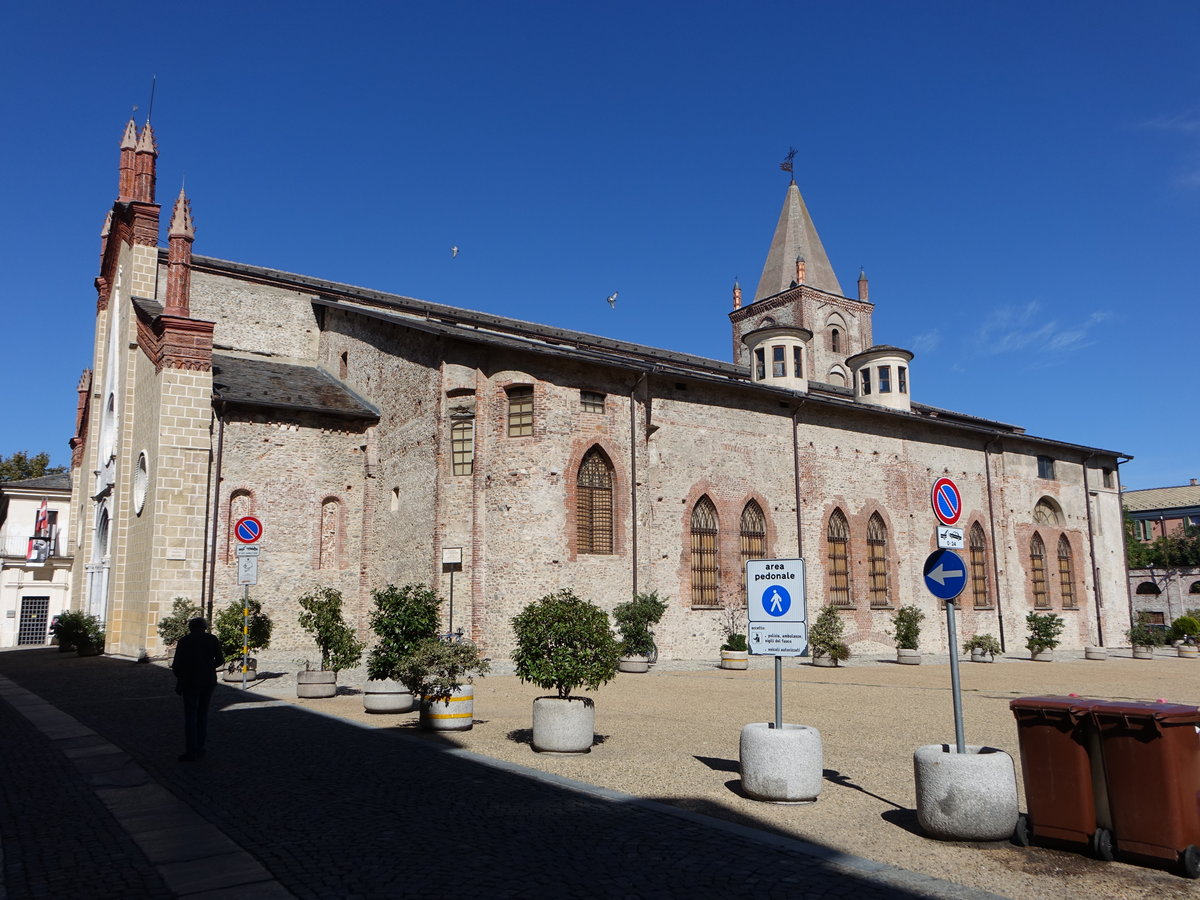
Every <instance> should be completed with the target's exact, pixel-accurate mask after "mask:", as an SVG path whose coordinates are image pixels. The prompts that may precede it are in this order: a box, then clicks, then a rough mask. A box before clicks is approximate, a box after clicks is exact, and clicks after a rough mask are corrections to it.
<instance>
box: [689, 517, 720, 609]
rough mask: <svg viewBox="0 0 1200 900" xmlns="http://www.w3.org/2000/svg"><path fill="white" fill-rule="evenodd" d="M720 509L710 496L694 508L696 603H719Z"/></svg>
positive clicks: (693, 589)
mask: <svg viewBox="0 0 1200 900" xmlns="http://www.w3.org/2000/svg"><path fill="white" fill-rule="evenodd" d="M717 535H718V522H717V508H716V507H715V506H713V502H712V501H711V500H710V499H708V497H707V495H706V496H703V497H701V498H700V499H699V500H697V501H696V505H695V507H694V508H693V509H692V606H704V607H714V606H719V605H720V604H719V603H718V599H717V589H718V586H719V582H720V575H721V573H720V569H719V568H718V566H717Z"/></svg>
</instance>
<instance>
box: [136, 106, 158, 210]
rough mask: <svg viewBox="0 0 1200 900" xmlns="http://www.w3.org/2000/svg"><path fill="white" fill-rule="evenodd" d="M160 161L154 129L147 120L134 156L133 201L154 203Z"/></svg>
mask: <svg viewBox="0 0 1200 900" xmlns="http://www.w3.org/2000/svg"><path fill="white" fill-rule="evenodd" d="M157 160H158V145H157V144H156V143H155V142H154V129H153V128H151V127H150V122H149V121H148V120H147V122H146V125H145V127H144V128H143V129H142V133H141V135H140V136H139V137H138V141H137V147H136V148H135V150H134V155H133V199H134V200H140V201H141V202H143V203H153V202H154V182H155V168H156V166H157Z"/></svg>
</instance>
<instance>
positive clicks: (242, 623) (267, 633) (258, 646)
mask: <svg viewBox="0 0 1200 900" xmlns="http://www.w3.org/2000/svg"><path fill="white" fill-rule="evenodd" d="M247 609H248V610H250V617H249V619H247V618H246V614H245V611H246V610H247ZM272 627H273V624H272V622H271V617H270V616H268V615H267V614H266V613H265V612H263V609H262V604H261V603H259V602H258V601H257V600H254V599H247V600H245V601H244V604H243V601H242V600H230V601H229V605H228V606H226V607H225V608H224V609H223V610H221V611H220V612H219V613H217V615H216V619H215V621H214V622H213V631H214V632H215V633H216V635H217V639H218V640H219V641H220V642H221V652H222V653H224V654H225V658H226V659H227V660H229V664H228V665H227V666H226V667H225V674H224V675H223V676H222V678H224V680H225V681H241V680H242V656H243V648H245V666H246V673H245V675H246V678H245V680H246V681H254V679H256V678H258V660H257V659H255V658H254V657H252V656H251V655H250V654H251V653H253V652H254V651H255V650H266V649H267V648H268V647H269V646H271V628H272ZM242 628H245V629H246V633H245V635H244V636H245V641H244V642H243V641H242V637H243V634H242Z"/></svg>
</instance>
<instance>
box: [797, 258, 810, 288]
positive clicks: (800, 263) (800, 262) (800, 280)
mask: <svg viewBox="0 0 1200 900" xmlns="http://www.w3.org/2000/svg"><path fill="white" fill-rule="evenodd" d="M807 268H808V263H807V262H805V260H804V257H803V256H797V257H796V284H804V275H805V270H806V269H807Z"/></svg>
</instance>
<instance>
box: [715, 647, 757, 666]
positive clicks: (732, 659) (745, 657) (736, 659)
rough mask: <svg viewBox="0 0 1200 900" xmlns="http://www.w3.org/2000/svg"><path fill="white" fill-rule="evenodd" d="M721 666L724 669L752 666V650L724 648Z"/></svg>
mask: <svg viewBox="0 0 1200 900" xmlns="http://www.w3.org/2000/svg"><path fill="white" fill-rule="evenodd" d="M721 668H722V669H748V668H750V651H749V650H722V651H721Z"/></svg>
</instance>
